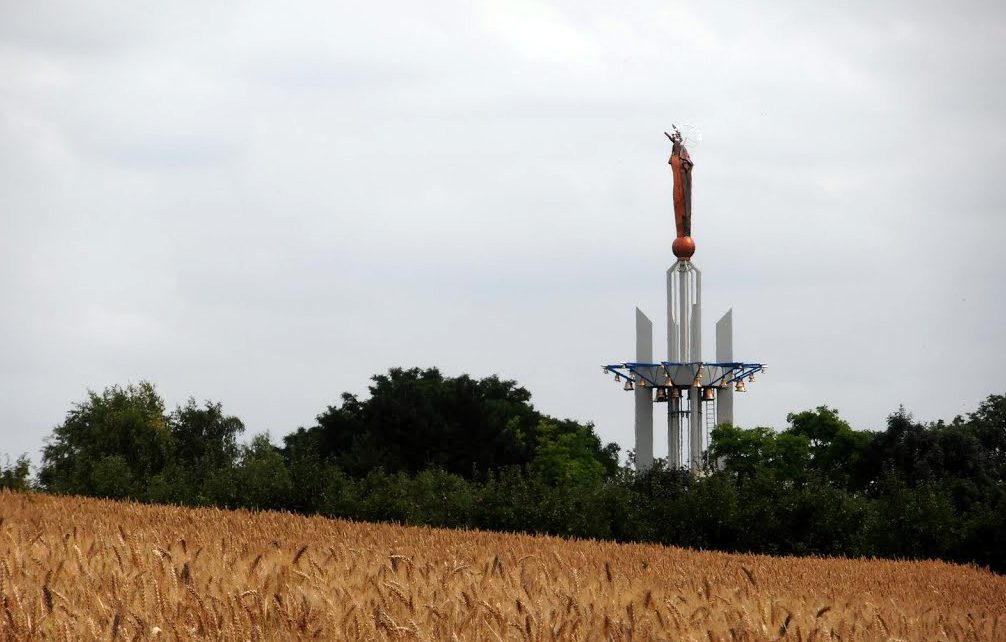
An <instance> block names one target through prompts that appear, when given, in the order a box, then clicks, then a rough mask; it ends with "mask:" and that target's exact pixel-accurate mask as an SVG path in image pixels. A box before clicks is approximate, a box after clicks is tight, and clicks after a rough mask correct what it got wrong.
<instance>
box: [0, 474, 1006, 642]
mask: <svg viewBox="0 0 1006 642" xmlns="http://www.w3.org/2000/svg"><path fill="white" fill-rule="evenodd" d="M0 602H2V613H0V639H3V640H195V639H200V640H202V639H210V640H290V639H321V640H428V641H434V640H472V641H475V640H485V641H493V642H498V641H500V640H525V641H529V640H535V641H537V640H626V641H627V640H706V641H708V640H776V639H780V638H781V639H787V640H996V639H1006V578H1004V577H1001V576H996V575H992V574H990V573H987V572H985V571H982V570H978V569H975V568H969V567H961V566H953V565H949V564H943V563H937V562H917V563H909V562H894V561H850V560H837V559H807V558H805V559H783V558H771V557H760V556H749V555H727V554H721V553H707V552H698V551H689V550H682V549H675V548H664V547H660V546H650V545H619V544H608V543H598V542H592V541H565V540H561V539H556V538H550V537H529V536H517V535H503V534H494V533H485V532H471V531H448V530H436V529H427V528H403V527H399V526H391V525H374V524H358V523H350V522H343V521H337V520H329V519H323V518H305V517H299V516H293V515H288V514H282V513H260V514H252V513H248V512H240V511H235V512H230V511H219V510H189V509H182V508H173V507H155V506H142V505H137V504H127V503H116V502H108V501H98V500H92V499H81V498H58V497H51V496H46V495H34V494H10V493H6V492H4V493H0Z"/></svg>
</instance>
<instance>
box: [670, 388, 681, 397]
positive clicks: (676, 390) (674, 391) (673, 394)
mask: <svg viewBox="0 0 1006 642" xmlns="http://www.w3.org/2000/svg"><path fill="white" fill-rule="evenodd" d="M671 399H681V388H678V387H677V386H675V387H674V388H671Z"/></svg>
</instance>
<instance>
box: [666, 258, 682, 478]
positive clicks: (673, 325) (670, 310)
mask: <svg viewBox="0 0 1006 642" xmlns="http://www.w3.org/2000/svg"><path fill="white" fill-rule="evenodd" d="M678 267H679V264H678V263H675V264H674V265H672V266H671V267H670V268H668V269H667V360H668V361H682V360H683V359H682V358H681V348H680V345H681V339H682V336H681V324H680V323H679V322H678V321H679V319H678V317H679V316H680V314H679V312H678V308H677V306H678V301H679V298H680V296H679V290H680V289H681V280H682V276H681V274H680V272H679V270H678ZM682 401H683V400H682V399H674V398H673V397H672V398H671V399H669V400H668V403H667V465H668V466H669V467H670V468H672V469H677V468H681V465H682V456H681V417H682V416H683V415H682V412H681V410H682V406H683V405H684V404H682Z"/></svg>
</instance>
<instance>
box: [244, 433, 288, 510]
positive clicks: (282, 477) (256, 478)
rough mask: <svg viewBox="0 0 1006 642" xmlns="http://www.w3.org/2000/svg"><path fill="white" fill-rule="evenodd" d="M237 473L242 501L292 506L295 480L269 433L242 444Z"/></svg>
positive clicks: (272, 506)
mask: <svg viewBox="0 0 1006 642" xmlns="http://www.w3.org/2000/svg"><path fill="white" fill-rule="evenodd" d="M235 477H236V480H237V488H238V492H239V495H238V502H240V504H241V505H243V506H245V507H247V508H252V509H256V510H260V509H279V510H281V509H284V508H287V507H288V506H289V502H290V496H291V494H292V491H293V483H292V481H291V479H290V473H289V471H288V470H287V468H286V464H285V462H284V460H283V455H282V454H281V453H280V450H279V449H278V448H276V447H275V446H273V445H272V442H270V441H269V435H268V433H262V434H259V435H255V436H254V437H253V438H252V440H251V443H249V444H248V445H247V446H245V447H244V448H242V452H241V461H240V463H239V464H238V467H237V470H236V471H235Z"/></svg>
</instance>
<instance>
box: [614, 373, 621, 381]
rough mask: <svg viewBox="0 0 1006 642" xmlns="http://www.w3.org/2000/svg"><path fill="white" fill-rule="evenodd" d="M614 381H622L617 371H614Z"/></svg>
mask: <svg viewBox="0 0 1006 642" xmlns="http://www.w3.org/2000/svg"><path fill="white" fill-rule="evenodd" d="M615 381H618V382H619V383H621V381H622V377H621V375H619V374H618V373H617V372H616V373H615Z"/></svg>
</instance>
